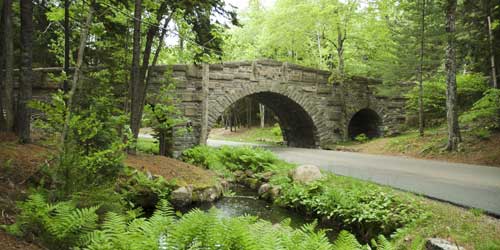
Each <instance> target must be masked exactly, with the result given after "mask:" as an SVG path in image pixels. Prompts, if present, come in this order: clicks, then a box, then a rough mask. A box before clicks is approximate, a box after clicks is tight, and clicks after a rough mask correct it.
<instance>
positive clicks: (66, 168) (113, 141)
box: [31, 88, 127, 197]
mask: <svg viewBox="0 0 500 250" xmlns="http://www.w3.org/2000/svg"><path fill="white" fill-rule="evenodd" d="M100 90H101V91H100V92H98V93H95V94H94V95H90V93H89V95H88V100H87V101H85V102H83V101H81V102H80V103H78V102H77V103H75V106H74V109H73V110H72V111H71V112H72V115H71V117H70V119H69V124H68V130H67V136H66V139H65V143H64V145H59V144H60V138H59V137H60V136H61V133H62V132H63V127H64V121H65V119H66V114H67V107H66V103H65V101H64V95H63V93H62V92H59V93H57V94H54V95H53V96H52V99H51V102H40V101H35V102H32V103H31V106H32V107H33V108H35V109H38V110H40V111H41V112H43V114H44V115H43V117H41V118H40V119H38V120H37V121H36V123H35V124H36V126H38V127H39V128H41V129H42V131H45V132H46V133H47V134H48V135H52V137H53V138H52V139H53V142H54V144H57V145H58V149H59V150H58V154H59V155H58V156H57V157H56V159H57V161H56V164H55V166H51V167H50V168H45V170H46V173H47V176H48V177H50V182H51V184H54V185H56V187H57V188H58V189H60V190H61V193H62V194H63V196H65V197H67V196H69V195H70V194H71V193H72V192H78V191H82V190H86V189H88V188H89V187H95V186H99V185H103V184H107V183H109V182H112V181H113V180H114V178H115V177H116V176H117V175H118V173H119V172H120V171H121V170H122V169H123V163H122V162H123V158H124V153H123V151H124V148H125V146H126V145H125V144H124V143H123V142H122V138H121V137H120V133H121V131H122V129H123V128H124V126H125V123H126V119H127V118H126V116H124V115H123V113H122V111H120V110H119V109H117V108H116V106H118V105H117V103H115V101H114V100H115V98H114V97H113V96H112V93H111V90H110V89H107V88H100ZM78 98H82V97H78Z"/></svg>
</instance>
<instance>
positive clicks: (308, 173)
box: [290, 165, 323, 183]
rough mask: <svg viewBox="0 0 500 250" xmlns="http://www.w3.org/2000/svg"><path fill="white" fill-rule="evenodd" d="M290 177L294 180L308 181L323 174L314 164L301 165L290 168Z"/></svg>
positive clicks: (316, 178)
mask: <svg viewBox="0 0 500 250" xmlns="http://www.w3.org/2000/svg"><path fill="white" fill-rule="evenodd" d="M290 177H291V178H292V180H293V181H294V182H299V183H309V182H313V181H316V180H319V179H321V178H322V177H323V174H321V171H320V170H319V168H318V167H316V166H314V165H302V166H299V167H297V168H295V169H294V170H292V171H291V173H290Z"/></svg>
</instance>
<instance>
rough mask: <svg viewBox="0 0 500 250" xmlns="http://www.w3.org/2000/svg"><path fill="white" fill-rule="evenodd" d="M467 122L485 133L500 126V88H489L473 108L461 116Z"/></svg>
mask: <svg viewBox="0 0 500 250" xmlns="http://www.w3.org/2000/svg"><path fill="white" fill-rule="evenodd" d="M460 120H461V122H463V123H466V124H468V125H470V126H471V127H473V128H474V129H476V130H479V131H482V132H479V133H481V134H485V133H486V131H487V130H494V129H499V128H500V89H489V90H488V91H486V92H485V94H484V96H483V98H481V99H480V100H478V101H477V102H476V103H474V105H473V106H472V109H471V110H470V111H468V112H465V113H464V114H463V115H462V116H461V117H460Z"/></svg>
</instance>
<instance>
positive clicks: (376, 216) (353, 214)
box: [276, 174, 420, 242]
mask: <svg viewBox="0 0 500 250" xmlns="http://www.w3.org/2000/svg"><path fill="white" fill-rule="evenodd" d="M279 185H280V186H281V190H282V192H281V193H280V196H279V197H278V199H277V201H276V202H277V203H278V204H281V205H283V206H288V207H292V208H297V209H301V210H305V211H307V212H311V213H315V214H317V215H319V216H321V217H326V218H328V219H331V220H332V221H335V222H340V223H341V224H342V226H343V228H348V229H350V230H352V231H353V232H355V233H356V234H357V235H359V236H360V237H361V240H362V241H364V242H368V241H369V240H370V239H372V238H374V237H376V236H377V235H378V234H380V233H382V234H384V235H390V234H391V233H392V232H394V231H395V230H396V229H398V228H401V227H403V226H404V225H406V224H409V223H410V222H412V221H413V220H415V219H416V218H418V216H419V214H420V211H419V209H417V206H416V204H415V202H414V201H412V200H411V199H410V198H406V197H402V196H400V195H396V194H395V193H394V192H393V191H391V190H389V189H384V188H382V187H379V186H377V185H374V184H367V183H366V182H362V181H357V180H354V179H352V178H348V177H342V176H335V175H333V174H330V175H328V177H327V178H324V179H323V180H320V181H317V182H314V183H311V184H308V185H304V184H297V183H294V182H291V181H289V180H288V181H287V180H286V179H282V182H281V183H279Z"/></svg>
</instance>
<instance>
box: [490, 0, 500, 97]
mask: <svg viewBox="0 0 500 250" xmlns="http://www.w3.org/2000/svg"><path fill="white" fill-rule="evenodd" d="M490 12H491V8H490ZM488 37H489V42H490V61H491V80H492V81H493V87H494V88H498V83H497V74H496V68H495V67H496V66H495V51H494V50H493V32H492V30H491V16H488Z"/></svg>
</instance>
